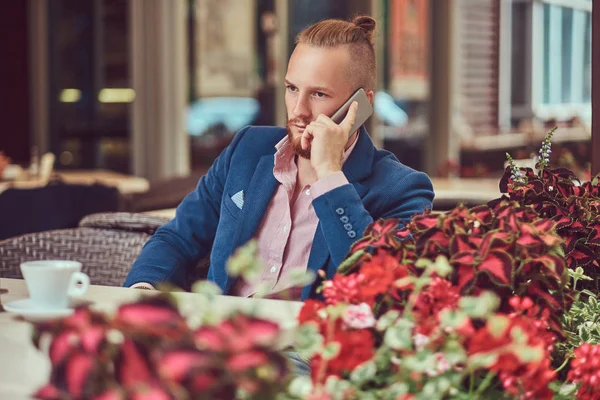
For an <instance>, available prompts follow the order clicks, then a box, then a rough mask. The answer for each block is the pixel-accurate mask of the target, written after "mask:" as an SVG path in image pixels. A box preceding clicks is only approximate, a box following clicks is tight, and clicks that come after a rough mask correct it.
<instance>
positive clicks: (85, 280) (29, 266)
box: [21, 260, 90, 309]
mask: <svg viewBox="0 0 600 400" xmlns="http://www.w3.org/2000/svg"><path fill="white" fill-rule="evenodd" d="M21 272H22V274H23V278H25V284H26V285H27V290H28V291H29V297H30V298H31V300H32V301H33V303H34V304H35V305H36V306H38V307H40V308H46V309H56V308H65V307H67V306H68V304H69V297H71V296H83V295H84V294H85V293H86V292H87V290H88V287H89V286H90V277H89V276H87V275H86V274H84V273H83V272H81V263H80V262H77V261H68V260H43V261H27V262H24V263H21Z"/></svg>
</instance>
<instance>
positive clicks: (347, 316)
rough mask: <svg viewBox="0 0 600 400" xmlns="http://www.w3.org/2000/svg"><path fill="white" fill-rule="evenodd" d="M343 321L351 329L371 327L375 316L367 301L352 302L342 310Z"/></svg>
mask: <svg viewBox="0 0 600 400" xmlns="http://www.w3.org/2000/svg"><path fill="white" fill-rule="evenodd" d="M344 323H345V324H346V325H347V326H348V327H349V328H353V329H364V328H371V327H373V326H375V317H374V316H373V311H371V307H370V306H369V305H368V304H367V303H360V304H352V305H349V306H348V307H347V308H346V310H344Z"/></svg>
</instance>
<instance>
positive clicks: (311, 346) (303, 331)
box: [294, 323, 324, 359]
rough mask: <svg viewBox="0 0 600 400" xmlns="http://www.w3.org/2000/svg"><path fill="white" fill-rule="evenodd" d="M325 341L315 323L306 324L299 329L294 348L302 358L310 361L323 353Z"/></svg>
mask: <svg viewBox="0 0 600 400" xmlns="http://www.w3.org/2000/svg"><path fill="white" fill-rule="evenodd" d="M323 341H324V340H323V336H322V335H321V334H320V333H319V327H318V326H317V325H316V324H314V323H306V324H302V325H301V326H300V328H298V332H297V334H296V340H295V345H294V347H295V349H296V351H297V352H298V354H299V355H300V356H301V357H304V358H306V359H310V358H311V357H312V356H313V355H314V354H316V353H317V352H320V351H322V349H323Z"/></svg>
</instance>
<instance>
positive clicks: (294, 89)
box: [286, 85, 298, 92]
mask: <svg viewBox="0 0 600 400" xmlns="http://www.w3.org/2000/svg"><path fill="white" fill-rule="evenodd" d="M286 87H287V89H288V90H289V91H290V92H295V91H297V90H298V88H297V87H296V86H292V85H287V86H286Z"/></svg>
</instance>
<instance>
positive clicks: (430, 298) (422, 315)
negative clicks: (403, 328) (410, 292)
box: [413, 277, 460, 336]
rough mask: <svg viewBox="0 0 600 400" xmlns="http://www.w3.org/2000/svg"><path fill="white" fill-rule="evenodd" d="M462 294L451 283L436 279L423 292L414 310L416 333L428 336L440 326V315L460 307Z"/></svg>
mask: <svg viewBox="0 0 600 400" xmlns="http://www.w3.org/2000/svg"><path fill="white" fill-rule="evenodd" d="M459 299H460V293H459V290H458V288H457V287H456V286H452V283H450V282H449V281H447V280H445V279H442V278H439V277H434V278H433V280H432V281H431V284H430V285H429V286H428V287H427V288H426V289H425V290H423V291H422V292H421V293H420V294H419V296H418V297H417V300H416V301H415V305H414V308H413V313H414V316H415V322H416V324H417V326H416V331H417V332H418V333H420V334H422V335H426V336H428V335H429V334H430V333H431V332H432V331H433V330H434V329H435V328H436V327H437V326H438V325H439V319H438V314H439V312H440V311H442V310H444V309H455V308H456V307H457V306H458V300H459Z"/></svg>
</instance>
